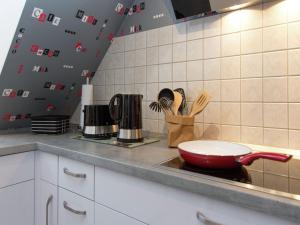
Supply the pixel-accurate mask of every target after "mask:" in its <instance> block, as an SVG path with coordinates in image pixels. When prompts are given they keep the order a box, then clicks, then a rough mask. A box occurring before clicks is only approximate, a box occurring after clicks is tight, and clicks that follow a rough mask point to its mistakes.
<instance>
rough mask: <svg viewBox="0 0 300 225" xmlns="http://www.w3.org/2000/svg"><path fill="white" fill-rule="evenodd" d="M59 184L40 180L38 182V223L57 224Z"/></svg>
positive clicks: (40, 224) (45, 224) (38, 224)
mask: <svg viewBox="0 0 300 225" xmlns="http://www.w3.org/2000/svg"><path fill="white" fill-rule="evenodd" d="M57 202H58V194H57V186H55V185H53V184H50V183H48V182H46V181H42V180H38V181H37V184H36V209H35V210H36V222H35V224H36V225H57Z"/></svg>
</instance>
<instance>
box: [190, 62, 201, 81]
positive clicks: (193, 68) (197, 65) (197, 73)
mask: <svg viewBox="0 0 300 225" xmlns="http://www.w3.org/2000/svg"><path fill="white" fill-rule="evenodd" d="M187 80H191V81H192V80H203V61H202V60H197V61H188V62H187Z"/></svg>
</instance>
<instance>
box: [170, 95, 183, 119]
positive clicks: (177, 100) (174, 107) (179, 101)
mask: <svg viewBox="0 0 300 225" xmlns="http://www.w3.org/2000/svg"><path fill="white" fill-rule="evenodd" d="M182 100H183V98H182V95H181V94H180V93H179V92H177V91H174V102H173V105H172V111H173V113H174V115H175V116H177V115H178V110H179V108H180V106H181V104H182Z"/></svg>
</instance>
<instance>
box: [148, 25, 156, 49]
mask: <svg viewBox="0 0 300 225" xmlns="http://www.w3.org/2000/svg"><path fill="white" fill-rule="evenodd" d="M158 31H159V29H152V30H149V31H147V47H148V48H149V47H154V46H158Z"/></svg>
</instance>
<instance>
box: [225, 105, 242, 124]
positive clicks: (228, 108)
mask: <svg viewBox="0 0 300 225" xmlns="http://www.w3.org/2000/svg"><path fill="white" fill-rule="evenodd" d="M221 124H226V125H240V124H241V104H240V103H231V102H230V103H225V102H222V104H221Z"/></svg>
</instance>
